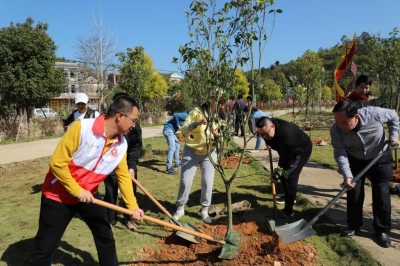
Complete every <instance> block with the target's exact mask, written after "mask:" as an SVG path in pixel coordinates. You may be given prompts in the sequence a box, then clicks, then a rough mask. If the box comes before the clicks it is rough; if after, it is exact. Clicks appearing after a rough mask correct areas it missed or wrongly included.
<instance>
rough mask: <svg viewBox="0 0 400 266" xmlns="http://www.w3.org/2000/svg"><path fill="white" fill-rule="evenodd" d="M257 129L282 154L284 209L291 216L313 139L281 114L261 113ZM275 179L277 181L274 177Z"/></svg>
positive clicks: (280, 163) (280, 165)
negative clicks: (262, 115)
mask: <svg viewBox="0 0 400 266" xmlns="http://www.w3.org/2000/svg"><path fill="white" fill-rule="evenodd" d="M256 127H257V133H258V134H259V135H260V136H261V137H263V139H264V140H265V144H266V145H268V146H270V147H271V149H273V150H276V151H277V152H278V154H279V162H278V166H279V167H281V168H282V169H283V172H284V174H283V175H282V176H281V177H280V180H281V182H282V186H283V190H284V192H285V197H284V198H285V200H284V201H285V208H284V209H283V211H284V213H285V214H286V215H287V216H288V217H291V216H293V215H294V213H293V205H294V203H295V201H296V193H297V183H298V182H299V176H300V172H301V170H302V169H303V166H304V165H305V164H306V163H307V161H308V159H309V158H310V155H311V151H312V143H311V140H310V138H309V137H308V136H307V134H305V133H304V132H303V131H302V130H301V129H300V128H299V127H298V126H296V125H295V124H293V123H290V122H288V121H285V120H282V119H278V118H268V117H261V118H260V119H259V120H257V122H256ZM272 182H276V180H274V179H273V178H272Z"/></svg>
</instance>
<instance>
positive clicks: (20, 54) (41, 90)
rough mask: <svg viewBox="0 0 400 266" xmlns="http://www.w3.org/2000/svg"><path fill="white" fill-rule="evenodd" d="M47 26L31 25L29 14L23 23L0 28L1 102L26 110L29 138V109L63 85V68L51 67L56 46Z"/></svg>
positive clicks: (64, 83)
mask: <svg viewBox="0 0 400 266" xmlns="http://www.w3.org/2000/svg"><path fill="white" fill-rule="evenodd" d="M47 29H48V24H47V23H41V22H38V23H37V24H36V25H35V26H34V20H33V19H32V18H30V17H28V18H27V19H26V21H25V23H17V24H15V25H14V23H11V24H10V26H9V27H8V28H1V29H0V80H1V82H0V96H1V105H2V106H7V107H10V108H14V107H21V108H23V110H25V111H26V113H27V119H28V134H29V136H30V137H33V129H32V120H31V116H32V113H31V110H30V109H31V108H32V107H42V106H43V105H45V104H47V103H48V102H49V100H50V99H51V98H53V97H55V96H57V95H59V94H60V92H61V91H62V89H63V88H64V87H65V85H66V80H65V78H64V73H63V71H62V70H61V69H56V68H55V62H56V50H57V46H56V45H55V44H54V41H53V40H52V39H51V37H50V36H49V35H48V34H47Z"/></svg>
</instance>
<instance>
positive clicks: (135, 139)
mask: <svg viewBox="0 0 400 266" xmlns="http://www.w3.org/2000/svg"><path fill="white" fill-rule="evenodd" d="M123 95H125V96H129V95H128V94H126V93H116V94H115V95H114V97H113V100H114V101H115V99H117V98H118V97H120V96H123ZM125 138H126V141H127V143H128V149H127V155H126V160H127V163H128V169H129V173H130V174H131V177H132V178H135V179H137V164H138V162H139V157H140V153H141V151H142V147H143V142H142V128H141V127H140V123H139V121H137V122H136V125H135V127H134V128H133V129H132V130H131V131H129V132H128V133H127V134H126V135H125ZM104 186H105V195H104V201H107V202H109V203H112V204H116V203H117V199H118V184H117V180H116V178H115V174H114V172H113V173H111V174H110V175H109V176H108V177H107V178H106V179H105V180H104ZM136 190H137V188H136V185H135V184H133V193H134V194H135V196H136ZM123 205H125V203H124V204H123ZM107 216H108V219H109V222H110V225H112V226H115V224H116V223H117V213H116V212H115V211H114V210H111V209H107ZM124 224H125V226H126V227H127V228H128V229H130V230H136V224H135V223H134V221H133V220H132V219H131V217H130V216H129V215H126V214H124Z"/></svg>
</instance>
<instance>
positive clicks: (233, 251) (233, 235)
mask: <svg viewBox="0 0 400 266" xmlns="http://www.w3.org/2000/svg"><path fill="white" fill-rule="evenodd" d="M225 241H226V244H225V245H223V246H222V249H221V254H219V256H218V258H220V259H226V260H231V259H234V258H236V257H237V256H238V255H239V252H240V245H241V243H242V239H241V237H240V233H239V232H236V231H234V230H229V229H228V232H227V233H226V235H225Z"/></svg>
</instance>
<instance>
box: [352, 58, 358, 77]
mask: <svg viewBox="0 0 400 266" xmlns="http://www.w3.org/2000/svg"><path fill="white" fill-rule="evenodd" d="M351 73H353V75H354V78H355V77H356V76H357V66H356V63H354V61H351Z"/></svg>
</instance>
